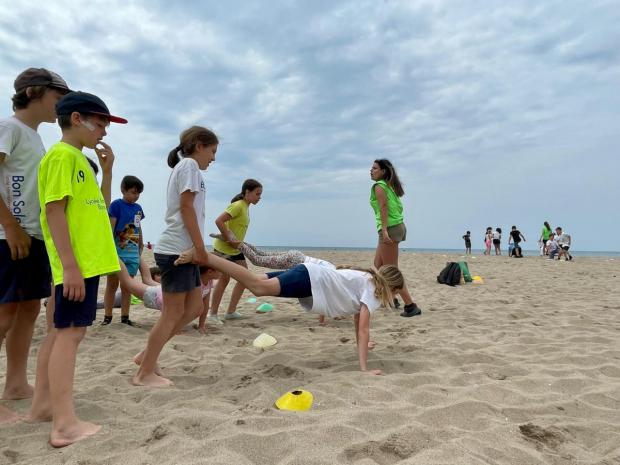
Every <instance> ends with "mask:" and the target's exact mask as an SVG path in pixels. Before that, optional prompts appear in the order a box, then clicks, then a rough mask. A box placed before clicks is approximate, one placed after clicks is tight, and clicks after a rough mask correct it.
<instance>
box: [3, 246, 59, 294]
mask: <svg viewBox="0 0 620 465" xmlns="http://www.w3.org/2000/svg"><path fill="white" fill-rule="evenodd" d="M31 239H32V244H31V245H30V253H29V255H28V256H27V257H26V258H22V259H21V260H13V259H11V249H10V248H9V244H8V242H7V241H6V240H5V239H0V304H9V303H14V302H24V301H28V300H39V299H44V298H45V297H49V296H50V294H51V293H52V284H51V283H52V271H51V269H50V262H49V259H48V258H47V250H46V249H45V242H43V241H42V240H40V239H35V238H34V237H32V238H31Z"/></svg>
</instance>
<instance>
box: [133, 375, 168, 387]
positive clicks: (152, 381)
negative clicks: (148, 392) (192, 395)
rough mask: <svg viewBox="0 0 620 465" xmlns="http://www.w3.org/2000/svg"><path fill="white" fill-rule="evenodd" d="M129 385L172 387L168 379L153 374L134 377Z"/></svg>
mask: <svg viewBox="0 0 620 465" xmlns="http://www.w3.org/2000/svg"><path fill="white" fill-rule="evenodd" d="M131 384H133V385H134V386H145V387H169V386H173V385H174V383H173V382H172V381H171V380H169V379H168V378H164V377H163V376H159V375H156V374H155V373H151V374H149V375H144V376H138V375H136V376H134V377H133V378H132V379H131Z"/></svg>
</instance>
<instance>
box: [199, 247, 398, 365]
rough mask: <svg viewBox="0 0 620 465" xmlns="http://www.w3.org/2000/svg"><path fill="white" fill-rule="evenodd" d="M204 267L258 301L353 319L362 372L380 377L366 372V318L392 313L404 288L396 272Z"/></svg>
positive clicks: (213, 259) (309, 266) (389, 268)
mask: <svg viewBox="0 0 620 465" xmlns="http://www.w3.org/2000/svg"><path fill="white" fill-rule="evenodd" d="M208 263H209V266H210V267H212V268H214V269H216V270H219V271H221V272H222V273H224V274H227V275H229V276H231V277H232V278H234V279H235V280H237V281H238V282H240V283H241V284H243V285H244V286H245V287H246V288H247V289H249V290H250V291H251V292H252V293H253V294H254V295H256V296H274V297H288V298H297V299H299V303H300V304H301V306H302V307H303V309H304V310H305V311H307V312H310V313H316V314H318V315H325V316H329V317H337V316H347V315H353V317H354V324H355V338H356V341H357V352H358V357H359V364H360V369H361V370H362V371H367V372H369V373H371V374H373V375H380V374H382V373H381V370H368V367H367V360H368V350H369V348H372V346H373V344H372V343H371V342H370V315H371V314H372V313H373V312H374V311H376V310H377V309H378V308H380V307H382V306H383V307H391V306H392V302H393V296H394V293H396V292H398V291H399V290H400V289H402V288H403V287H404V285H405V279H404V277H403V275H402V273H401V272H400V270H399V269H398V268H397V267H396V266H394V265H384V266H382V267H381V268H379V270H375V269H372V268H370V269H361V268H339V269H334V268H330V267H326V266H321V265H319V264H316V263H304V264H301V265H297V266H295V267H294V268H291V269H289V270H286V271H275V272H271V273H267V274H257V273H253V272H251V271H249V270H247V269H245V268H243V267H240V266H238V265H235V264H234V263H231V262H230V261H227V260H225V259H223V258H220V257H217V256H215V255H213V254H209V258H208Z"/></svg>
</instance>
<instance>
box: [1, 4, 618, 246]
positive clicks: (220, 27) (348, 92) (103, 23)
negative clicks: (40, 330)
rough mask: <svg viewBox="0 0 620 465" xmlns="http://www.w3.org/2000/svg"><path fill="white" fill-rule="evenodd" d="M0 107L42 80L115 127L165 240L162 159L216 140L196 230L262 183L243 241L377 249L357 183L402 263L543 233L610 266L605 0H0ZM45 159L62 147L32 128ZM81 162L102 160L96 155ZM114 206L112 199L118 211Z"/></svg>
mask: <svg viewBox="0 0 620 465" xmlns="http://www.w3.org/2000/svg"><path fill="white" fill-rule="evenodd" d="M0 7H1V9H2V14H1V15H0V69H2V72H1V73H0V101H1V102H3V103H2V107H1V108H2V114H4V115H10V114H11V102H10V97H11V95H12V90H13V89H12V84H13V80H14V79H15V77H16V75H17V74H18V73H19V72H20V71H22V70H23V69H24V68H27V67H30V66H35V67H46V68H49V69H51V70H53V71H55V72H57V73H59V74H60V75H62V76H63V77H64V78H65V79H66V80H67V82H68V83H69V85H70V86H71V87H72V88H74V89H79V90H83V91H87V92H92V93H94V94H97V95H99V96H100V97H101V98H103V100H104V101H105V102H106V103H107V104H108V106H109V108H110V110H111V111H112V113H115V114H118V115H120V116H124V117H126V118H127V119H128V120H129V124H128V125H126V126H121V125H113V126H112V127H111V128H110V130H109V136H108V138H107V141H108V142H109V143H110V144H111V145H112V146H113V148H114V151H115V153H116V157H117V162H116V164H115V168H114V176H115V180H114V189H115V191H116V192H117V193H118V195H120V189H119V184H120V180H121V178H122V176H123V175H126V174H133V175H137V176H139V177H140V178H141V179H142V180H143V181H144V184H145V190H144V193H143V194H142V197H141V199H140V204H141V205H142V206H143V208H144V210H145V213H146V217H147V218H146V220H145V221H144V223H143V226H144V233H145V239H146V240H150V241H151V242H156V241H157V239H158V237H159V234H160V232H161V230H162V228H163V224H164V223H163V216H164V210H165V190H166V183H167V179H168V176H169V174H170V170H169V168H168V167H167V165H166V155H167V153H168V151H169V150H170V149H171V148H172V147H174V146H176V145H177V144H178V135H179V133H180V132H181V130H183V129H185V128H186V127H188V126H190V125H193V124H198V125H204V126H208V127H210V128H212V129H213V130H214V131H215V132H216V133H217V134H218V136H219V137H220V140H221V144H220V147H219V150H218V154H217V161H216V162H215V163H214V164H212V165H211V167H210V168H209V170H208V171H207V172H206V173H205V180H206V185H207V224H206V227H205V228H206V229H205V230H206V231H207V232H209V231H213V230H215V225H214V223H213V220H214V219H215V217H217V216H218V215H219V213H221V212H222V211H223V210H224V209H225V208H226V206H227V205H228V202H229V201H230V199H231V198H232V197H233V196H234V195H235V194H236V193H237V192H238V191H239V190H240V187H241V183H242V182H243V180H244V179H245V178H248V177H252V178H256V179H258V180H260V181H261V182H262V183H263V185H264V194H263V200H262V201H261V202H260V203H259V204H258V205H257V206H253V207H251V218H252V223H251V225H250V229H249V231H248V235H247V239H248V240H249V241H250V242H254V243H256V244H259V245H297V246H304V245H305V246H352V247H366V246H368V247H372V246H374V245H375V242H376V231H375V225H374V217H373V213H372V211H371V209H370V206H369V203H368V198H369V194H370V187H371V181H370V177H369V169H370V166H371V165H372V162H373V160H374V159H375V158H378V157H385V158H389V159H390V160H391V161H392V162H393V164H394V165H395V166H396V167H397V169H398V173H399V175H400V177H401V179H402V181H403V183H404V185H405V193H406V194H405V197H404V198H403V203H404V206H405V222H406V224H407V227H408V231H409V232H408V236H409V237H408V240H407V241H406V242H404V243H403V244H402V245H403V246H404V247H435V248H456V247H461V246H462V243H463V241H462V239H461V236H462V235H463V234H464V232H465V230H467V229H469V230H470V231H472V233H473V240H474V248H479V247H482V245H483V244H482V236H483V232H484V228H485V227H486V226H493V227H496V226H500V227H502V228H503V229H504V230H508V229H509V228H510V226H511V225H513V224H516V225H517V226H518V227H519V228H520V229H521V231H522V232H523V233H524V234H525V236H526V238H527V239H528V245H529V246H530V247H531V246H534V243H535V240H536V239H537V238H538V236H539V235H540V228H541V226H542V222H543V221H545V220H548V221H549V222H551V224H552V225H553V226H554V227H555V226H556V225H560V226H563V227H564V229H565V230H566V231H567V232H569V233H571V234H572V236H573V241H574V248H575V249H577V250H614V251H618V250H620V246H619V245H618V244H619V241H618V238H617V237H616V236H617V234H618V231H619V230H620V215H619V206H618V205H619V202H620V187H619V186H620V182H618V180H617V178H618V175H619V173H620V161H618V155H619V154H618V152H619V149H618V147H619V146H620V144H619V137H618V136H619V129H620V124H619V123H620V118H619V116H618V115H619V111H620V110H619V109H620V88H619V87H620V47H618V44H620V28H619V27H618V25H619V24H620V4H619V3H618V2H617V1H596V0H593V1H585V0H584V1H581V2H576V1H545V2H539V1H521V2H499V1H497V2H494V1H490V0H489V1H486V0H485V1H479V2H478V1H469V2H458V1H438V0H432V1H390V0H385V1H380V0H372V1H360V0H356V1H350V2H348V1H306V2H301V1H273V2H265V1H260V2H258V1H257V2H253V1H234V0H233V1H231V0H229V1H226V2H221V1H220V2H215V1H214V2H184V1H182V2H169V1H166V2H163V1H162V2H156V1H148V2H147V1H131V2H127V1H126V0H123V1H115V0H106V1H105V2H100V1H94V0H91V1H89V2H85V3H84V2H74V1H54V2H49V3H47V4H43V3H40V4H37V6H36V8H33V6H32V2H26V1H19V0H18V1H15V0H12V1H8V0H0ZM40 132H41V134H42V135H43V138H44V142H45V144H46V146H47V147H49V146H51V145H52V144H53V143H54V142H55V141H57V140H58V139H59V137H60V131H59V129H58V128H57V127H56V126H55V125H43V126H41V130H40ZM86 153H87V155H92V156H93V157H94V153H88V151H86ZM113 195H116V194H115V193H113Z"/></svg>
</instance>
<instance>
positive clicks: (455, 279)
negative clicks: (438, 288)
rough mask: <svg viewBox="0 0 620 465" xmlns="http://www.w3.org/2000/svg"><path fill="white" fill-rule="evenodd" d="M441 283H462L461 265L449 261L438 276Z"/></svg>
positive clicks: (451, 284)
mask: <svg viewBox="0 0 620 465" xmlns="http://www.w3.org/2000/svg"><path fill="white" fill-rule="evenodd" d="M437 282H438V283H439V284H447V285H448V286H456V285H458V284H460V283H461V267H460V266H459V264H458V263H456V262H448V263H447V264H446V266H445V268H444V269H443V270H441V273H439V276H437Z"/></svg>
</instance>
